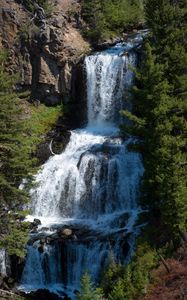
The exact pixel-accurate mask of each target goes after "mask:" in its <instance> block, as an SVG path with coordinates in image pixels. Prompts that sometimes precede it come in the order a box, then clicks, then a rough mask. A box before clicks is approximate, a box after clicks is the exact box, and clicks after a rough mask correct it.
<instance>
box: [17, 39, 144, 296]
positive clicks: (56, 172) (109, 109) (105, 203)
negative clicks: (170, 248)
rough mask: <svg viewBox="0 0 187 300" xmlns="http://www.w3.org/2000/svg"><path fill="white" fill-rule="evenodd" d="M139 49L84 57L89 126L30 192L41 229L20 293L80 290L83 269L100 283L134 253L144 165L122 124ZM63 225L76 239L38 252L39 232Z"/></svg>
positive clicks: (46, 167) (47, 166)
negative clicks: (112, 262) (113, 263)
mask: <svg viewBox="0 0 187 300" xmlns="http://www.w3.org/2000/svg"><path fill="white" fill-rule="evenodd" d="M134 46H135V45H134V44H133V43H127V44H118V45H116V46H115V47H113V48H110V49H108V50H106V51H103V52H100V53H96V54H94V55H91V56H88V57H86V59H85V69H86V74H87V111H88V116H87V117H88V123H87V126H86V127H85V128H83V129H77V130H74V131H72V132H71V139H70V142H69V143H68V145H67V147H66V149H65V151H64V152H63V153H62V154H60V155H55V156H53V157H51V158H50V159H49V160H48V161H47V162H46V163H45V164H44V165H43V167H42V168H41V170H40V172H39V173H38V174H37V175H36V178H35V179H36V184H37V185H36V187H35V189H33V190H32V191H31V195H32V218H34V217H35V218H39V219H40V220H41V221H42V225H41V226H40V227H39V233H36V234H35V235H34V236H35V237H36V236H37V235H38V238H35V239H34V242H33V243H30V244H29V246H28V254H27V260H26V264H25V268H24V271H23V275H22V279H21V287H20V288H22V289H24V290H26V291H30V290H36V289H38V288H48V289H52V290H55V291H56V292H57V293H58V294H59V295H60V291H61V290H64V289H66V291H67V290H68V291H70V290H72V291H73V290H75V289H79V286H80V278H81V276H82V275H83V274H84V272H85V271H88V272H89V273H90V275H91V277H92V279H93V280H94V281H97V279H98V277H99V274H100V271H101V270H102V268H103V267H104V265H105V264H106V263H107V260H108V259H109V256H110V254H111V253H112V254H113V256H114V258H115V259H116V260H117V261H121V262H125V260H128V259H129V256H130V254H131V253H132V249H133V245H134V239H135V237H136V234H137V230H138V229H137V227H136V226H135V222H136V220H137V216H138V213H139V212H140V208H139V207H138V205H137V197H138V190H139V182H140V178H141V176H142V174H143V166H142V162H141V158H140V156H139V155H138V154H137V153H133V152H128V150H127V146H128V144H129V143H130V142H133V139H132V138H129V139H128V140H126V141H123V140H122V139H121V138H120V136H119V129H118V126H119V123H120V122H121V118H120V113H119V111H120V110H121V109H122V108H123V107H126V108H128V109H130V108H131V104H130V101H129V98H130V97H129V96H130V94H129V89H130V87H132V85H133V81H134V74H133V72H132V67H135V66H136V63H137V54H136V52H135V51H134V50H133V48H134ZM123 53H125V55H122V54H123ZM64 227H66V228H71V229H72V231H73V236H72V238H69V239H65V240H64V239H61V240H60V239H59V238H58V239H56V240H50V241H49V240H45V242H43V248H42V249H43V250H42V251H39V249H40V245H41V241H40V238H39V235H41V233H42V234H44V233H45V234H46V236H47V235H48V236H49V235H50V234H53V235H54V234H55V233H56V232H57V233H58V232H59V228H64ZM72 298H73V296H72Z"/></svg>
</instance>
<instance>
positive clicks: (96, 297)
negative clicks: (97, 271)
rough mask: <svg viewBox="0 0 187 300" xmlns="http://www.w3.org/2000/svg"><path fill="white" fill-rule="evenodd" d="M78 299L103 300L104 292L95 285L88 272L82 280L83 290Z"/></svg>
mask: <svg viewBox="0 0 187 300" xmlns="http://www.w3.org/2000/svg"><path fill="white" fill-rule="evenodd" d="M77 299H78V300H102V299H103V293H102V290H101V289H100V288H95V287H93V284H92V283H91V280H90V276H89V275H88V274H87V273H86V274H85V275H83V277H82V280H81V291H80V294H79V295H78V296H77Z"/></svg>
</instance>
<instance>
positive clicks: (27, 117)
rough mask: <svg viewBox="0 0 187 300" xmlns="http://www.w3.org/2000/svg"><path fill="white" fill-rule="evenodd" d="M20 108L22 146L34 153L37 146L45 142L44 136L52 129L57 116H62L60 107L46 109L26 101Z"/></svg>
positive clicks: (42, 105) (41, 105) (46, 107)
mask: <svg viewBox="0 0 187 300" xmlns="http://www.w3.org/2000/svg"><path fill="white" fill-rule="evenodd" d="M22 106H23V107H22V109H23V122H24V130H23V133H22V136H23V138H24V144H25V146H26V147H28V149H29V152H30V153H34V152H35V151H36V148H37V146H38V145H39V144H40V143H41V142H42V141H44V140H45V137H46V134H47V133H48V132H49V131H50V130H51V129H52V128H53V127H54V125H55V124H56V122H57V120H58V118H59V116H60V115H62V106H61V105H59V106H56V107H48V106H45V105H44V104H40V105H39V106H38V107H36V106H34V105H33V104H30V103H28V102H26V101H24V102H23V104H22Z"/></svg>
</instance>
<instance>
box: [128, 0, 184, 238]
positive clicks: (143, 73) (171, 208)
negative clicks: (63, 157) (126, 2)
mask: <svg viewBox="0 0 187 300" xmlns="http://www.w3.org/2000/svg"><path fill="white" fill-rule="evenodd" d="M185 2H186V1H169V0H159V1H156V0H149V1H148V0H147V1H146V2H145V12H146V20H147V24H148V26H149V28H150V31H151V34H150V37H149V39H148V41H147V44H146V45H145V62H144V63H143V64H142V67H141V69H140V70H139V71H138V72H137V81H138V85H137V87H135V88H134V111H133V113H132V114H131V113H129V112H123V113H124V115H125V116H126V117H128V118H129V119H131V120H132V122H133V125H132V126H131V127H130V128H125V130H127V131H129V133H131V134H134V135H136V136H138V137H139V138H140V139H141V140H140V143H139V145H138V148H139V150H141V152H142V154H143V158H144V165H145V174H144V178H143V185H142V199H141V200H142V203H143V204H145V205H146V206H147V207H148V208H149V209H151V211H152V217H153V218H154V219H155V220H157V221H159V222H160V224H162V225H165V229H167V232H168V233H169V235H168V238H169V237H172V238H173V237H174V238H177V237H178V236H179V234H180V232H181V231H185V230H186V228H187V201H186V193H187V189H186V179H187V173H186V165H187V162H186V161H187V156H186V140H185V134H186V131H187V124H186V117H185V116H186V108H187V105H186V103H187V102H186V100H187V99H186V97H187V94H186V92H187V79H186V75H187V52H186V50H187V49H186V40H185V34H186V26H187V25H186V22H187V19H186V6H185Z"/></svg>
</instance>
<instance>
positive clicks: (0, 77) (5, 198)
mask: <svg viewBox="0 0 187 300" xmlns="http://www.w3.org/2000/svg"><path fill="white" fill-rule="evenodd" d="M4 60H5V55H4V53H3V54H1V55H0V170H1V173H0V213H1V220H0V225H1V226H0V234H1V241H0V242H1V245H2V246H5V247H7V248H8V250H9V246H10V248H11V251H10V252H11V254H13V253H14V251H13V249H14V250H15V253H17V254H18V253H19V254H20V253H21V247H22V246H23V245H22V246H20V245H19V247H18V248H19V251H18V252H17V250H16V249H17V246H16V244H17V243H18V233H19V229H20V240H19V243H20V241H21V240H22V238H21V235H22V230H24V231H25V228H26V226H25V224H23V223H22V222H21V219H22V218H23V216H22V214H23V213H22V212H20V211H21V210H22V207H23V205H24V204H25V203H26V202H27V201H28V199H29V198H28V195H27V194H26V192H25V191H23V190H21V189H19V186H20V184H21V182H22V179H23V178H28V174H29V172H30V170H31V167H32V160H31V159H30V150H29V149H28V148H27V147H26V145H25V144H24V137H23V136H22V133H23V121H22V119H21V109H20V101H19V99H18V97H17V95H16V93H15V92H14V91H13V86H14V82H15V79H16V78H15V76H12V75H9V74H8V73H6V72H5V68H4ZM14 225H15V230H17V229H18V231H16V232H17V233H16V235H15V230H14ZM16 227H17V229H16ZM14 243H15V247H14ZM20 244H22V243H20Z"/></svg>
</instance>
